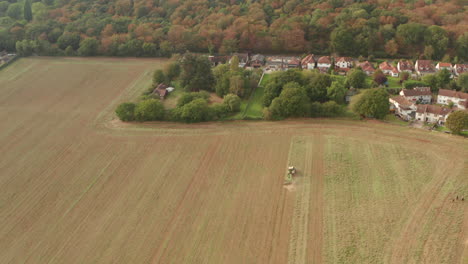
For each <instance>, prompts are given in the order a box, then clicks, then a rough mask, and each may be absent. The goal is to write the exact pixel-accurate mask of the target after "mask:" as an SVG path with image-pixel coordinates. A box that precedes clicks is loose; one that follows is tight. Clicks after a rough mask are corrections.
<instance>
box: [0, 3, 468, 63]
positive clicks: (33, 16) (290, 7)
mask: <svg viewBox="0 0 468 264" xmlns="http://www.w3.org/2000/svg"><path fill="white" fill-rule="evenodd" d="M463 3H464V0H450V1H446V0H434V1H433V0H426V1H423V0H418V1H414V0H371V1H362V0H355V1H350V0H327V1H320V0H250V1H239V0H208V1H206V0H189V1H185V0H41V1H37V0H8V1H0V50H3V49H6V50H9V51H14V50H17V51H18V53H20V54H22V55H29V54H33V53H36V54H42V55H81V56H93V55H107V56H170V55H171V54H172V53H182V52H185V51H187V50H188V51H192V52H209V53H221V54H229V53H232V52H235V51H248V52H261V53H295V54H303V53H309V52H312V53H316V54H327V53H338V54H340V55H349V56H374V57H409V58H420V57H425V58H428V59H437V60H445V61H452V62H462V61H466V60H467V59H468V30H467V29H468V10H467V6H466V5H464V4H463Z"/></svg>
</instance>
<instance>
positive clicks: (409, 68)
mask: <svg viewBox="0 0 468 264" xmlns="http://www.w3.org/2000/svg"><path fill="white" fill-rule="evenodd" d="M397 69H398V71H399V72H407V73H412V72H413V64H412V63H411V62H409V61H407V60H400V61H399V62H398V64H397Z"/></svg>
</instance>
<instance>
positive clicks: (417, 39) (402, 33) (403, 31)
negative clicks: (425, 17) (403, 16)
mask: <svg viewBox="0 0 468 264" xmlns="http://www.w3.org/2000/svg"><path fill="white" fill-rule="evenodd" d="M425 31H426V26H424V25H421V24H418V23H407V24H401V25H399V26H398V28H397V32H396V35H397V38H398V39H401V40H402V42H403V43H402V44H404V45H405V46H406V47H412V48H410V51H414V50H415V47H417V46H418V45H420V43H422V42H423V40H424V33H425Z"/></svg>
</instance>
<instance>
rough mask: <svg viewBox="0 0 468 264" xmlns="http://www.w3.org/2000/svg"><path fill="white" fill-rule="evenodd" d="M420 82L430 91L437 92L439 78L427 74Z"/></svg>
mask: <svg viewBox="0 0 468 264" xmlns="http://www.w3.org/2000/svg"><path fill="white" fill-rule="evenodd" d="M422 81H423V82H424V83H426V84H427V86H429V87H431V91H432V92H433V93H436V92H437V91H439V84H440V82H439V78H437V76H436V75H435V74H428V75H425V76H423V77H422Z"/></svg>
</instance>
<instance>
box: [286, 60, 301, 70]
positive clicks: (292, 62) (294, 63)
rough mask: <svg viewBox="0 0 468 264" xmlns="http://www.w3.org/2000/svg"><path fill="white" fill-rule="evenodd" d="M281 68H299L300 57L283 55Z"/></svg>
mask: <svg viewBox="0 0 468 264" xmlns="http://www.w3.org/2000/svg"><path fill="white" fill-rule="evenodd" d="M283 68H287V69H296V68H301V58H300V57H283Z"/></svg>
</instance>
